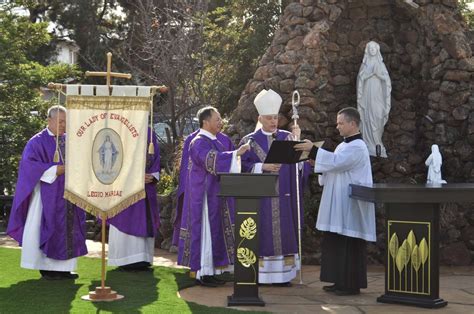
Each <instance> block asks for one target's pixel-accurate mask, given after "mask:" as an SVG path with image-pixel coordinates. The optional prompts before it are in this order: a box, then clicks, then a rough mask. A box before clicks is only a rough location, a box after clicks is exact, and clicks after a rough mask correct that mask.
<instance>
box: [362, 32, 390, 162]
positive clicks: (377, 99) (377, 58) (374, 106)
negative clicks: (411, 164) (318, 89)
mask: <svg viewBox="0 0 474 314" xmlns="http://www.w3.org/2000/svg"><path fill="white" fill-rule="evenodd" d="M391 91H392V82H391V80H390V76H389V75H388V71H387V68H386V67H385V64H384V63H383V59H382V55H381V54H380V46H379V44H377V43H376V42H374V41H370V42H369V43H367V45H366V46H365V54H364V60H363V61H362V65H361V66H360V69H359V74H358V75H357V110H359V113H360V119H361V124H360V130H361V133H362V138H363V139H364V141H365V143H366V144H367V147H368V149H369V153H370V155H371V156H377V145H379V146H380V148H379V154H380V157H385V158H386V157H387V153H386V151H385V147H384V145H383V143H382V135H383V131H384V127H385V124H386V123H387V120H388V114H389V112H390V93H391Z"/></svg>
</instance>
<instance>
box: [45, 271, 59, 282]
mask: <svg viewBox="0 0 474 314" xmlns="http://www.w3.org/2000/svg"><path fill="white" fill-rule="evenodd" d="M40 274H41V278H43V279H46V280H61V279H62V278H61V277H60V274H59V272H57V271H52V270H40Z"/></svg>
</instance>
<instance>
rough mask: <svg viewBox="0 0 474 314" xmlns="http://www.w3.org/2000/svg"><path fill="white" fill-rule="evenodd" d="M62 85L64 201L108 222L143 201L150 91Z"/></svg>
mask: <svg viewBox="0 0 474 314" xmlns="http://www.w3.org/2000/svg"><path fill="white" fill-rule="evenodd" d="M111 88H112V94H111V95H110V96H109V87H108V86H102V85H99V86H93V85H67V87H66V107H67V110H68V112H67V120H66V122H67V127H66V172H65V175H66V185H65V193H64V197H65V198H66V199H67V200H69V201H70V202H72V203H74V204H76V205H77V206H79V207H81V208H83V209H85V210H86V211H88V212H90V213H92V214H94V215H96V216H99V217H102V216H103V215H104V214H105V215H106V217H107V218H110V217H113V216H115V215H116V214H118V213H120V212H121V211H122V210H124V209H125V208H127V207H129V206H130V205H132V204H134V203H136V202H137V201H139V200H141V199H143V198H145V190H144V187H145V183H144V182H145V164H146V151H147V145H146V144H147V130H148V128H147V123H148V117H149V109H150V102H151V95H150V87H141V86H111Z"/></svg>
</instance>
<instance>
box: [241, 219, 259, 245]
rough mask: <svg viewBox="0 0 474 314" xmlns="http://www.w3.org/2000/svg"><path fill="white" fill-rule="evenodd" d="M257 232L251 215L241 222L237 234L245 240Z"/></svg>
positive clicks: (251, 237)
mask: <svg viewBox="0 0 474 314" xmlns="http://www.w3.org/2000/svg"><path fill="white" fill-rule="evenodd" d="M256 233H257V224H256V223H255V220H253V218H252V217H249V218H247V219H245V220H244V222H242V224H241V225H240V231H239V234H240V236H241V237H242V238H245V239H247V240H251V239H253V237H255V234H256Z"/></svg>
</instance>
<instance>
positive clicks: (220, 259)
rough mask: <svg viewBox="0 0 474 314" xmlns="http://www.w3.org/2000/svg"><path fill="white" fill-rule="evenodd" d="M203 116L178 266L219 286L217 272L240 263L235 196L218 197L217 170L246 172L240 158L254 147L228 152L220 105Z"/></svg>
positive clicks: (194, 144) (193, 150) (192, 155)
mask: <svg viewBox="0 0 474 314" xmlns="http://www.w3.org/2000/svg"><path fill="white" fill-rule="evenodd" d="M198 119H199V126H200V130H199V132H198V134H197V135H196V136H195V138H194V139H193V140H192V141H191V143H190V145H189V166H188V177H187V179H186V180H187V183H186V188H185V193H184V204H183V212H182V224H181V230H180V237H179V247H178V264H179V265H183V266H187V267H190V268H191V271H192V272H196V280H197V282H198V283H199V284H202V285H204V286H210V287H215V286H217V285H218V284H222V283H223V282H222V281H221V280H219V279H217V278H216V277H214V275H218V274H220V273H222V272H224V271H230V270H232V265H233V263H234V233H233V230H234V228H233V223H234V209H233V204H232V201H233V200H232V199H229V198H221V197H218V194H219V191H220V186H219V182H218V181H219V178H218V176H217V173H219V172H240V169H239V164H238V162H237V160H238V159H237V156H240V155H242V154H243V153H244V152H246V151H247V150H248V149H249V148H250V146H249V145H248V144H245V145H243V146H241V147H240V148H239V149H237V150H233V151H229V150H227V148H226V147H225V146H224V145H223V144H222V143H221V142H220V141H219V140H218V138H217V133H219V131H220V130H221V128H222V120H221V117H220V114H219V112H218V111H217V109H215V108H214V107H205V108H202V109H201V110H199V112H198Z"/></svg>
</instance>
